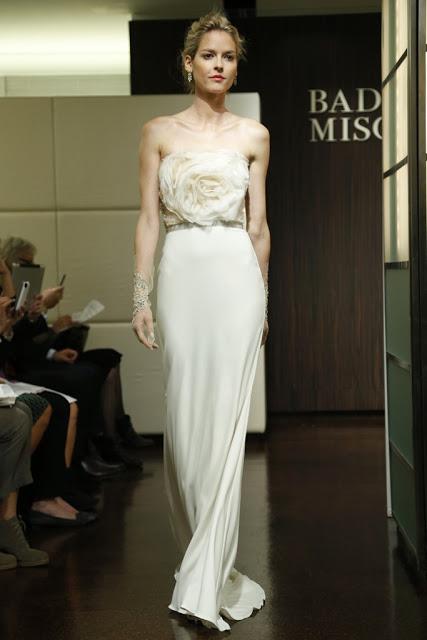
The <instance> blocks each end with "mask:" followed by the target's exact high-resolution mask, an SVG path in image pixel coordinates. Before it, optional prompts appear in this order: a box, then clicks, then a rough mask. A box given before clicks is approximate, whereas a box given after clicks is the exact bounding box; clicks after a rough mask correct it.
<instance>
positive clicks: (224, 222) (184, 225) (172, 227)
mask: <svg viewBox="0 0 427 640" xmlns="http://www.w3.org/2000/svg"><path fill="white" fill-rule="evenodd" d="M217 224H219V225H223V226H225V227H240V228H241V229H243V228H244V224H243V222H241V221H240V220H220V219H219V220H212V221H211V222H209V224H199V223H198V222H180V223H178V224H171V225H167V226H166V227H165V228H166V232H169V231H175V230H177V229H188V228H189V227H201V228H203V227H212V226H214V225H217Z"/></svg>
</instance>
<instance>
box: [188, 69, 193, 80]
mask: <svg viewBox="0 0 427 640" xmlns="http://www.w3.org/2000/svg"><path fill="white" fill-rule="evenodd" d="M187 79H188V82H191V81H192V79H193V74H192V73H191V71H189V72H188V73H187Z"/></svg>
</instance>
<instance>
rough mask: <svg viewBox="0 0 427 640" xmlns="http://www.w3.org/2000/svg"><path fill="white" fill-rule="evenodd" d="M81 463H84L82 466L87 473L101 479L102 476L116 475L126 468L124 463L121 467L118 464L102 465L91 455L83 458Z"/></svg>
mask: <svg viewBox="0 0 427 640" xmlns="http://www.w3.org/2000/svg"><path fill="white" fill-rule="evenodd" d="M80 464H81V465H82V468H83V469H84V470H85V471H86V473H88V474H89V475H91V476H94V477H95V478H99V479H100V480H101V479H102V478H109V477H110V476H116V475H117V474H119V473H121V472H122V471H123V470H124V469H125V468H126V467H125V465H124V464H123V465H121V466H120V467H119V466H118V465H116V464H115V465H108V464H102V465H100V464H99V463H98V462H96V461H95V460H92V459H91V458H90V457H89V456H88V457H87V458H85V459H84V460H82V461H81V463H80Z"/></svg>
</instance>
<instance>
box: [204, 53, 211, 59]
mask: <svg viewBox="0 0 427 640" xmlns="http://www.w3.org/2000/svg"><path fill="white" fill-rule="evenodd" d="M211 55H212V54H211V53H205V54H204V56H203V57H204V58H209V56H211Z"/></svg>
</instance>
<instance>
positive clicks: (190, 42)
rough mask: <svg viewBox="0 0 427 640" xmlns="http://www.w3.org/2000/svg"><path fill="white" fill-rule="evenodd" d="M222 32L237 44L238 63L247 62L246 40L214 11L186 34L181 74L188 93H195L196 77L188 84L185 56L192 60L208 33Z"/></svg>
mask: <svg viewBox="0 0 427 640" xmlns="http://www.w3.org/2000/svg"><path fill="white" fill-rule="evenodd" d="M213 30H220V31H225V32H226V33H229V34H230V36H231V37H232V38H233V40H234V42H235V44H236V54H237V61H239V60H241V59H243V60H246V39H245V38H244V37H243V36H241V35H240V33H239V32H238V30H237V29H236V27H235V26H234V25H233V24H231V22H230V21H229V19H228V18H227V16H226V15H225V13H224V12H223V11H221V10H220V9H214V10H213V11H210V12H209V13H207V14H206V15H204V16H202V17H201V18H199V19H198V20H195V21H194V22H193V23H192V24H191V25H190V26H189V28H188V30H187V32H186V34H185V40H184V48H183V49H182V51H181V52H180V60H181V73H182V77H183V79H184V86H185V87H186V89H187V91H188V93H194V92H195V84H194V77H193V79H192V80H191V82H188V78H187V73H188V72H187V70H186V69H185V56H190V57H191V59H193V58H194V56H195V55H196V53H197V50H198V48H199V45H200V40H201V39H202V37H203V36H204V34H205V33H207V32H208V31H213Z"/></svg>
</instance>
